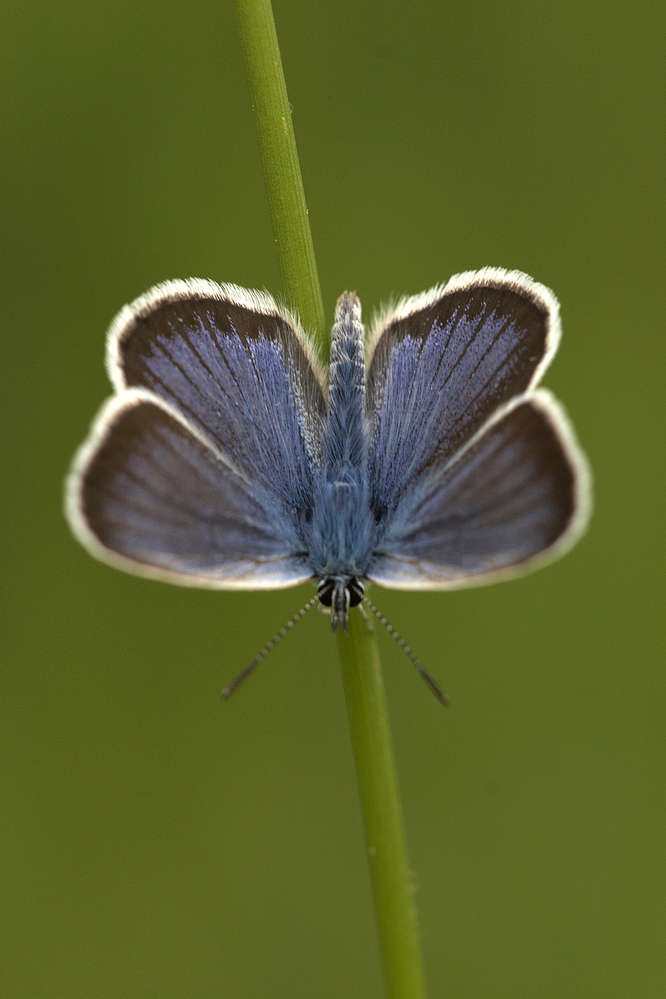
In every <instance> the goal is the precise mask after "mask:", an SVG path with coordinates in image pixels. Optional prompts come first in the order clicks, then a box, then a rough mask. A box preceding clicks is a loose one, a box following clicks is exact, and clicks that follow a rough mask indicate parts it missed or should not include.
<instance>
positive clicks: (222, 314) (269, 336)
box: [68, 281, 325, 589]
mask: <svg viewBox="0 0 666 999" xmlns="http://www.w3.org/2000/svg"><path fill="white" fill-rule="evenodd" d="M109 368H110V374H111V377H112V380H113V382H114V385H115V387H116V389H117V391H118V393H119V394H118V395H117V396H116V397H115V398H114V399H112V400H111V401H110V402H109V403H108V404H107V406H106V407H105V408H104V409H103V410H102V413H101V414H100V416H99V417H98V418H97V421H96V423H95V425H94V427H93V430H92V432H91V435H90V438H89V440H88V441H87V442H86V443H85V444H84V446H83V448H82V449H81V451H80V453H79V455H78V457H77V459H76V462H75V466H74V469H73V472H72V475H71V477H70V484H69V490H68V496H69V498H68V512H69V517H70V521H71V523H72V526H73V527H74V529H75V531H76V533H77V535H78V536H79V538H80V539H81V540H82V541H83V543H84V544H85V545H86V546H87V547H88V548H89V550H90V551H91V552H92V553H93V554H95V555H97V556H98V557H99V558H102V559H104V560H106V561H109V562H111V563H112V564H114V565H118V566H120V567H121V568H125V569H128V570H129V571H134V572H137V573H139V574H143V575H150V576H157V577H159V578H165V579H169V580H171V581H173V582H182V583H185V584H188V585H194V586H213V587H220V588H224V587H238V588H250V589H251V588H258V587H261V588H264V587H266V588H269V587H276V586H289V585H294V584H296V583H298V582H301V581H302V580H304V579H307V578H309V577H310V576H311V574H312V573H311V570H309V568H308V567H307V564H306V562H305V559H304V553H303V543H302V540H301V537H300V532H299V524H300V522H301V519H302V518H303V517H306V516H307V513H308V510H309V509H310V508H311V505H312V500H313V479H314V477H315V476H316V473H317V468H318V464H319V461H320V449H321V426H322V422H323V418H324V412H325V396H324V390H323V388H322V382H321V379H320V376H319V374H318V372H317V370H316V367H315V363H314V361H313V359H312V357H311V356H310V354H309V353H308V349H307V346H306V343H305V341H304V339H303V338H302V336H301V335H300V334H299V332H298V330H297V328H296V326H295V323H294V322H293V320H291V319H290V317H289V316H288V315H287V314H285V313H283V312H282V311H281V310H279V309H278V308H277V306H276V305H275V303H274V302H273V300H272V299H271V298H270V297H269V296H267V295H260V294H258V293H251V292H245V291H243V290H242V289H238V288H236V287H235V286H229V285H215V284H213V283H212V282H203V281H187V282H186V281H178V282H168V283H167V284H165V285H161V286H158V287H157V288H155V289H153V290H152V291H151V292H148V293H147V295H144V296H143V297H142V298H140V299H138V300H137V302H135V303H133V305H131V306H128V307H126V308H125V309H124V310H123V311H122V312H121V313H120V315H119V317H118V318H117V319H116V321H115V323H114V324H113V326H112V328H111V331H110V335H109Z"/></svg>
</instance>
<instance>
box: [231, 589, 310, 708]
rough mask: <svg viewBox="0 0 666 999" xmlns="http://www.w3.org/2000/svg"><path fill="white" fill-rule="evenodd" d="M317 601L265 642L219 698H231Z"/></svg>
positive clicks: (302, 610)
mask: <svg viewBox="0 0 666 999" xmlns="http://www.w3.org/2000/svg"><path fill="white" fill-rule="evenodd" d="M318 599H319V598H318V597H317V596H316V595H315V596H314V597H313V598H312V600H308V602H307V603H306V604H305V606H304V607H301V609H300V610H299V611H298V612H297V613H296V614H294V616H293V617H292V619H291V621H287V623H286V624H285V626H284V628H280V630H279V631H278V632H277V633H276V634H275V635H273V637H272V638H271V640H270V642H266V644H265V645H264V647H263V649H262V650H261V652H259V653H258V654H257V655H256V656H255V657H254V659H253V660H252V662H251V663H249V665H247V666H246V667H245V669H244V670H243V672H242V673H239V674H238V676H237V677H236V679H235V680H234V681H233V682H232V683H230V684H229V686H228V687H225V688H224V690H223V691H222V693H221V694H220V697H221V698H222V699H223V700H225V701H226V699H227V698H228V697H231V695H232V694H233V692H234V691H235V690H237V689H238V687H240V685H241V683H242V682H243V680H247V678H248V676H249V675H250V673H252V672H254V670H255V669H256V668H257V666H258V665H259V663H260V662H261V660H262V659H265V658H266V656H267V655H268V653H269V652H270V651H271V649H272V648H273V646H275V645H277V643H278V642H279V641H280V639H281V638H284V636H285V635H286V634H287V632H288V631H291V629H292V628H293V627H294V625H295V624H296V622H297V621H300V619H301V618H302V617H303V615H304V614H306V613H307V612H308V611H309V610H310V608H311V607H314V605H315V604H316V603H317V600H318Z"/></svg>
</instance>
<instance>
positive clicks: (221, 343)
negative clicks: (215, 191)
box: [66, 267, 590, 644]
mask: <svg viewBox="0 0 666 999" xmlns="http://www.w3.org/2000/svg"><path fill="white" fill-rule="evenodd" d="M559 339H560V322H559V307H558V303H557V300H556V298H555V296H554V295H553V293H552V292H551V291H550V290H549V289H547V288H546V287H544V286H543V285H541V284H538V283H537V282H535V281H533V280H532V279H531V278H529V277H528V276H527V275H525V274H522V273H521V272H518V271H506V270H502V269H499V268H489V267H488V268H484V269H482V270H479V271H475V272H466V273H463V274H459V275H456V276H454V277H452V278H451V279H450V280H449V281H448V283H446V284H444V285H438V286H436V287H434V288H432V289H431V290H430V291H427V292H424V293H423V294H420V295H416V296H413V297H409V298H404V299H402V300H401V301H400V302H398V304H397V305H396V306H395V307H394V308H391V309H387V310H385V311H384V312H383V313H382V314H380V316H379V317H378V318H377V320H376V321H375V323H374V325H373V329H372V332H371V334H370V336H369V338H368V340H367V343H366V340H365V336H364V328H363V325H362V323H361V306H360V302H359V300H358V298H357V297H356V296H355V295H354V294H351V293H345V294H343V295H342V296H341V297H340V299H339V300H338V303H337V307H336V312H335V323H334V326H333V331H332V344H331V353H330V367H329V370H328V376H327V375H326V372H325V371H324V370H323V369H322V366H321V364H320V362H319V360H318V358H317V356H316V354H315V352H314V350H313V348H312V346H311V345H310V342H309V341H308V339H307V338H306V337H305V336H304V334H303V332H302V330H301V328H300V326H299V323H298V320H297V318H296V317H295V316H294V315H293V314H292V313H290V312H289V311H288V310H287V309H285V308H283V307H281V306H279V305H278V304H276V302H275V300H274V299H273V298H272V297H271V296H270V295H268V294H266V293H263V292H258V291H248V290H246V289H243V288H240V287H238V286H236V285H232V284H216V283H214V282H211V281H203V280H195V279H192V280H187V281H168V282H165V283H163V284H160V285H157V286H156V287H154V288H152V289H151V290H150V291H148V292H147V293H146V294H145V295H143V296H141V297H140V298H138V299H137V300H136V301H135V302H133V303H132V304H130V305H128V306H125V308H123V309H122V311H121V312H120V313H119V315H118V316H117V317H116V319H115V320H114V322H113V323H112V325H111V328H110V330H109V334H108V350H107V364H108V372H109V376H110V378H111V381H112V383H113V387H114V390H115V394H114V395H113V396H112V397H111V398H110V399H109V400H108V401H107V402H106V404H105V405H104V406H103V407H102V410H101V412H100V413H99V415H98V416H97V418H96V419H95V421H94V423H93V425H92V429H91V431H90V435H89V437H88V439H87V440H86V441H85V443H84V444H83V446H82V447H81V448H80V450H79V452H78V454H77V456H76V458H75V461H74V464H73V469H72V472H71V473H70V476H69V480H68V486H67V503H66V506H67V515H68V518H69V521H70V524H71V527H72V529H73V531H74V533H75V535H76V537H77V538H78V539H79V540H80V541H81V542H82V544H83V545H84V546H85V547H86V548H87V549H88V551H89V552H91V554H93V555H94V556H96V557H97V558H99V559H102V560H103V561H105V562H108V563H110V564H111V565H113V566H116V567H117V568H120V569H124V570H127V571H129V572H133V573H137V574H139V575H142V576H147V577H150V578H153V579H161V580H165V581H168V582H172V583H179V584H183V585H186V586H199V587H209V588H214V589H239V590H264V589H272V588H275V587H287V586H296V585H298V584H299V583H303V582H305V581H306V580H313V581H314V582H315V583H316V584H317V593H316V598H313V599H312V600H311V601H310V603H309V604H308V605H307V607H309V606H310V605H311V604H313V603H315V602H316V600H317V599H318V600H319V602H320V603H321V604H322V605H324V606H325V607H327V608H330V615H331V626H332V628H333V630H336V629H337V628H342V629H344V630H345V631H346V629H347V624H348V615H349V610H350V608H352V607H355V606H358V605H359V604H360V603H361V602H362V601H363V600H366V599H367V598H366V596H365V592H364V591H365V587H366V585H367V584H368V583H377V584H379V585H381V586H386V587H393V588H398V589H409V590H445V589H451V588H454V587H462V586H472V585H476V584H482V583H490V582H493V581H495V580H500V579H504V578H507V577H509V576H512V575H515V574H516V573H519V572H522V571H524V570H527V569H532V568H535V567H537V566H539V565H541V564H542V563H543V562H544V561H546V560H549V559H552V558H554V557H555V556H557V555H560V554H562V553H563V552H564V551H565V550H566V549H567V548H569V547H570V545H571V544H572V543H573V542H574V541H575V539H576V538H577V537H578V536H579V535H580V533H581V532H582V530H583V528H584V526H585V523H586V521H587V517H588V513H589V508H590V502H589V474H588V471H587V463H586V460H585V458H584V456H583V453H582V452H581V450H580V448H579V446H578V444H577V442H576V438H575V435H574V432H573V430H572V428H571V425H570V423H569V421H568V419H567V417H566V415H565V413H564V411H563V409H562V407H561V406H560V404H559V403H558V402H557V401H556V400H555V399H554V397H553V396H552V395H551V394H550V393H549V392H547V391H545V390H543V389H537V385H538V383H539V381H540V379H541V377H542V375H543V373H544V371H545V370H546V368H547V366H548V364H549V363H550V361H551V360H552V358H553V355H554V353H555V351H556V350H557V346H558V342H559ZM370 606H371V607H372V609H373V610H374V611H375V612H376V613H378V612H377V610H376V608H375V607H374V605H370ZM299 614H300V612H299ZM297 616H298V615H297ZM269 644H270V643H269Z"/></svg>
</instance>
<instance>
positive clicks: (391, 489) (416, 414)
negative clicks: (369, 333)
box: [367, 268, 560, 517]
mask: <svg viewBox="0 0 666 999" xmlns="http://www.w3.org/2000/svg"><path fill="white" fill-rule="evenodd" d="M558 316H559V310H558V306H557V301H556V299H555V298H554V296H553V294H552V293H551V292H550V291H548V289H547V288H544V287H543V285H538V284H536V283H535V282H534V281H532V280H531V279H530V278H528V277H526V276H525V275H522V274H519V273H518V272H515V271H502V270H499V269H494V268H486V269H485V270H482V271H478V272H474V273H470V274H461V275H458V276H457V277H454V278H452V279H451V280H450V281H449V282H448V284H447V285H446V286H445V287H438V288H433V289H432V290H431V291H429V292H426V293H424V294H423V295H418V296H416V297H414V298H410V299H405V300H404V301H403V302H401V303H400V304H399V305H398V307H397V309H396V310H394V312H393V313H391V315H390V316H389V317H388V318H387V319H386V320H385V321H384V322H383V323H380V326H379V329H378V330H376V331H375V333H374V334H373V346H372V352H371V355H370V362H369V366H368V390H367V414H368V422H369V426H370V447H369V470H370V487H371V493H372V499H371V502H372V505H373V508H374V510H375V514H376V516H380V517H381V515H382V514H383V513H384V512H388V511H391V510H392V509H394V508H395V506H396V504H397V502H398V500H399V498H400V496H401V495H402V492H403V490H404V489H405V488H406V487H407V486H408V485H409V484H410V483H412V482H414V480H415V479H416V478H418V476H419V475H420V474H421V473H422V472H423V471H424V470H425V469H426V468H427V467H428V466H429V465H430V464H431V463H433V462H435V461H438V462H441V461H442V460H446V459H449V458H451V457H452V456H453V455H454V454H455V453H456V452H457V451H458V450H459V449H460V448H461V447H463V446H464V445H465V444H467V443H468V442H469V440H470V439H471V438H472V437H473V435H474V434H475V433H477V432H478V431H479V429H480V428H481V427H482V426H483V425H484V424H485V423H486V422H487V421H488V420H489V419H490V418H491V417H492V416H493V415H494V414H496V413H497V412H498V410H501V408H502V407H504V406H506V405H507V404H508V403H510V402H511V400H512V399H514V398H516V397H517V396H520V395H523V394H524V393H525V392H527V391H528V389H529V388H531V387H532V386H534V385H535V384H536V383H537V381H538V379H539V378H540V377H541V374H542V373H543V371H544V370H545V368H546V366H547V365H548V363H549V361H550V359H551V357H552V356H553V354H554V352H555V350H556V348H557V343H558V341H559V335H560V326H559V318H558Z"/></svg>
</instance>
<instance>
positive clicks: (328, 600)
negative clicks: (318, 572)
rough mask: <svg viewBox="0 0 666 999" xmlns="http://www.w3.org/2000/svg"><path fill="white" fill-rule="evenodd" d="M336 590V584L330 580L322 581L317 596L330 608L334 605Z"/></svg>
mask: <svg viewBox="0 0 666 999" xmlns="http://www.w3.org/2000/svg"><path fill="white" fill-rule="evenodd" d="M334 590H335V584H334V583H333V582H332V581H331V580H330V579H322V581H321V583H320V584H319V586H318V587H317V596H318V597H319V602H320V603H322V604H323V605H324V607H330V606H331V605H332V604H333V591H334Z"/></svg>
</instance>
